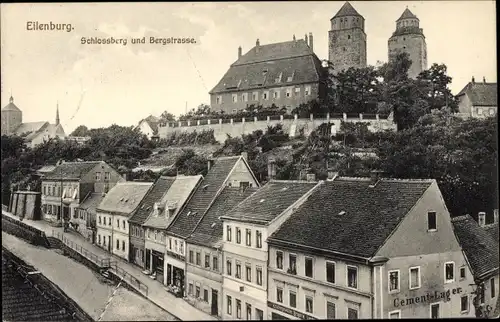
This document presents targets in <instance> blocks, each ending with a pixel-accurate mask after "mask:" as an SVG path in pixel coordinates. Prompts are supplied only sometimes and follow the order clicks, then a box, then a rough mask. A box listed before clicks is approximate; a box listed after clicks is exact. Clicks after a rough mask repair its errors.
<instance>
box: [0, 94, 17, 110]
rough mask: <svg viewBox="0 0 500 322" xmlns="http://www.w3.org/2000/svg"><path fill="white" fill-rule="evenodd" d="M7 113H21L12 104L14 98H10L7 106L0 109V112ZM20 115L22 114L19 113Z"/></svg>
mask: <svg viewBox="0 0 500 322" xmlns="http://www.w3.org/2000/svg"><path fill="white" fill-rule="evenodd" d="M4 111H5V112H7V111H14V112H21V110H20V109H19V107H17V106H16V105H15V104H14V98H13V97H12V96H11V97H10V99H9V104H7V105H5V106H4V107H3V108H2V112H4ZM21 113H22V112H21Z"/></svg>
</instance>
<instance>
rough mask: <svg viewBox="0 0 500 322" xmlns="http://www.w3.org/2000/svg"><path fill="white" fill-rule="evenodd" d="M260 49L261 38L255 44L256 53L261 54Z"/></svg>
mask: <svg viewBox="0 0 500 322" xmlns="http://www.w3.org/2000/svg"><path fill="white" fill-rule="evenodd" d="M259 47H260V41H259V38H257V41H256V42H255V52H256V53H258V52H259Z"/></svg>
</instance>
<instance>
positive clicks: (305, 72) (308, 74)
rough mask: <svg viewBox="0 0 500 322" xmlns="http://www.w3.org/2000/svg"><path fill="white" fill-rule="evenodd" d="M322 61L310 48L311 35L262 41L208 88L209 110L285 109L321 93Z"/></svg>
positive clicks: (239, 51) (311, 45) (307, 100)
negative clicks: (251, 107)
mask: <svg viewBox="0 0 500 322" xmlns="http://www.w3.org/2000/svg"><path fill="white" fill-rule="evenodd" d="M321 75H322V67H321V61H320V60H319V58H318V57H317V56H316V55H315V54H314V51H313V36H312V33H309V37H308V36H307V35H306V36H305V39H296V38H295V36H294V37H293V40H291V41H286V42H281V43H274V44H268V45H261V44H260V41H259V40H258V39H257V41H256V43H255V47H253V48H252V49H250V51H248V52H247V53H246V54H244V55H242V50H241V47H239V48H238V60H237V61H236V62H234V63H233V64H232V65H231V66H230V68H229V70H228V71H227V72H226V74H225V75H224V76H223V77H222V79H221V80H220V81H219V83H218V84H217V85H216V86H215V87H214V88H213V89H212V90H211V91H210V106H211V110H212V111H214V112H215V111H223V112H224V113H226V114H229V113H237V112H238V111H242V110H245V109H247V108H248V107H250V106H251V105H254V106H258V105H262V106H264V107H270V106H272V104H274V105H276V106H277V107H280V108H283V107H286V108H287V110H288V111H290V110H292V109H293V108H295V107H297V106H299V105H300V104H302V103H307V102H309V101H311V100H315V99H318V98H319V97H320V96H321V95H322V88H321V86H320V83H321V82H320V79H321Z"/></svg>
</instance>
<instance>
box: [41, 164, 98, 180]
mask: <svg viewBox="0 0 500 322" xmlns="http://www.w3.org/2000/svg"><path fill="white" fill-rule="evenodd" d="M101 162H102V163H105V162H104V161H82V162H64V163H62V164H60V165H58V166H56V168H55V169H54V170H52V171H51V172H49V173H47V174H46V175H45V178H44V180H57V179H61V178H62V179H81V178H82V177H83V176H85V175H86V174H87V173H88V172H89V171H91V170H92V169H93V168H94V167H95V166H97V165H98V164H100V163H101Z"/></svg>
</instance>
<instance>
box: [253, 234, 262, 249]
mask: <svg viewBox="0 0 500 322" xmlns="http://www.w3.org/2000/svg"><path fill="white" fill-rule="evenodd" d="M255 238H256V246H257V248H262V233H261V232H260V230H256V231H255Z"/></svg>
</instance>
